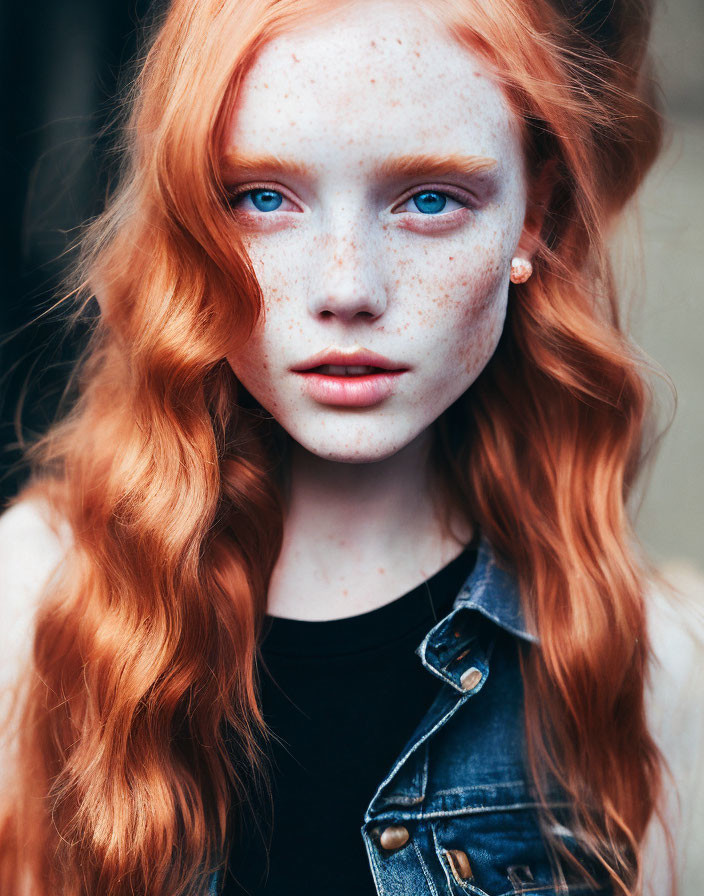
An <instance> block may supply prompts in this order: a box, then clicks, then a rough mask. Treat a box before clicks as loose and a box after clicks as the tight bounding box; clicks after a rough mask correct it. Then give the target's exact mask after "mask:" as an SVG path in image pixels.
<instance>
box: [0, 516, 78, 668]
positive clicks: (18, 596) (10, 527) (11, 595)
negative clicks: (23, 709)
mask: <svg viewBox="0 0 704 896" xmlns="http://www.w3.org/2000/svg"><path fill="white" fill-rule="evenodd" d="M68 544H69V538H68V531H67V527H64V528H61V527H57V526H56V524H54V523H52V522H51V519H50V516H49V513H48V508H47V507H46V506H45V505H44V504H43V502H41V501H40V500H39V499H38V498H32V499H25V500H20V501H18V502H17V503H15V504H13V505H12V506H11V507H10V508H9V509H7V510H5V511H4V513H2V514H0V618H2V620H3V623H2V626H0V686H6V685H7V684H8V681H9V680H11V679H12V677H13V675H14V673H15V672H16V669H17V664H18V663H20V662H21V660H22V659H23V657H24V655H26V653H27V652H28V650H29V647H30V645H31V639H32V629H33V622H34V616H35V614H36V611H37V609H38V606H39V603H40V601H41V597H42V594H43V593H44V591H45V588H46V587H47V585H49V583H50V580H51V578H52V575H53V574H54V573H55V572H56V571H57V570H58V569H59V567H60V565H61V561H62V559H63V557H64V556H65V554H66V551H67V548H68Z"/></svg>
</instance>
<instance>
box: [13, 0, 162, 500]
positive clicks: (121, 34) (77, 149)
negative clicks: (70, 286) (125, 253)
mask: <svg viewBox="0 0 704 896" xmlns="http://www.w3.org/2000/svg"><path fill="white" fill-rule="evenodd" d="M158 11H159V6H158V3H152V2H147V0H53V2H52V0H30V2H22V0H15V2H9V0H3V2H2V6H1V7H0V16H1V19H0V40H1V41H2V43H1V48H0V64H1V65H2V83H3V90H2V100H1V102H2V107H1V110H0V121H1V122H2V137H1V143H0V147H1V149H0V151H1V152H2V177H1V183H2V210H3V214H2V239H1V240H0V246H1V249H0V251H1V253H2V254H1V255H0V265H1V270H2V281H0V282H1V283H2V287H1V292H0V446H1V448H0V451H1V453H0V471H1V472H0V498H6V497H9V496H11V495H13V494H15V493H16V491H17V490H18V488H19V486H20V485H21V483H22V482H23V481H24V479H25V478H26V468H23V467H20V466H18V463H17V462H18V461H19V460H20V458H21V452H20V451H19V450H18V439H17V433H16V432H15V424H14V417H15V415H16V412H17V408H18V402H19V400H20V395H21V394H22V393H23V391H25V387H26V396H25V399H24V402H23V407H22V428H23V433H24V434H25V435H26V436H28V437H30V438H31V437H32V435H34V434H36V433H37V432H41V431H43V430H44V429H45V428H46V426H47V424H48V423H49V422H50V421H51V419H52V417H53V415H54V413H55V412H56V408H57V403H58V400H59V398H60V395H61V392H62V390H63V388H64V385H65V381H66V377H67V375H68V370H69V368H70V365H71V363H72V361H73V359H74V358H75V355H76V352H77V349H78V347H79V346H80V344H81V343H82V341H83V339H84V338H85V335H86V334H85V331H82V330H78V331H76V332H75V333H72V334H69V335H68V336H66V331H65V328H64V327H62V326H61V324H60V320H59V319H60V317H63V318H65V316H66V313H65V312H63V313H58V314H57V313H56V312H55V313H53V314H52V313H46V312H48V309H49V308H50V306H51V305H52V304H53V303H54V302H55V300H56V298H57V296H58V295H60V289H61V287H62V282H61V277H62V273H63V271H64V268H65V265H67V264H69V263H70V260H71V258H72V255H71V246H72V244H73V243H74V242H75V240H76V238H77V237H78V235H79V232H80V225H81V224H82V222H84V221H86V220H87V219H88V218H90V217H91V216H92V215H95V214H97V213H98V212H99V211H100V210H101V208H102V206H103V200H104V196H105V192H106V190H107V188H108V183H109V178H110V177H111V176H114V171H115V154H114V152H111V148H112V145H113V142H114V141H113V135H114V130H115V129H114V127H113V128H111V127H110V124H111V122H112V121H113V119H114V118H115V109H116V103H115V100H116V97H117V96H118V94H119V92H120V90H121V88H122V87H123V84H124V82H125V81H126V80H128V79H129V77H130V75H131V72H132V68H133V62H134V59H135V57H136V55H137V51H138V32H139V25H140V23H145V24H146V23H149V22H150V21H151V20H152V18H153V16H154V15H155V14H157V13H158ZM67 307H68V306H67ZM42 312H45V313H44V315H43V316H42V317H41V318H40V319H39V320H36V322H35V323H32V324H31V325H30V326H29V327H27V326H26V325H27V323H28V322H29V321H31V320H33V319H35V318H37V316H38V315H40V314H42Z"/></svg>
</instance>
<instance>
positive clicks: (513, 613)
mask: <svg viewBox="0 0 704 896" xmlns="http://www.w3.org/2000/svg"><path fill="white" fill-rule="evenodd" d="M459 607H463V608H465V609H468V610H477V611H478V612H479V613H481V614H482V616H485V617H486V618H487V619H491V621H492V622H495V623H496V624H497V625H499V626H501V628H504V629H506V631H508V632H510V633H511V634H512V635H516V637H518V638H522V639H524V640H525V641H530V642H532V643H533V644H537V643H539V640H538V637H537V635H535V634H533V633H532V632H530V631H529V630H528V626H527V625H526V621H525V618H524V616H523V610H522V608H521V595H520V591H519V588H518V581H517V579H516V576H515V574H514V573H513V572H511V571H510V570H509V569H507V568H506V567H505V566H502V565H501V564H500V562H499V560H498V558H497V557H496V554H495V553H494V549H493V548H492V546H491V544H490V543H489V540H488V539H487V537H486V535H485V534H484V533H483V532H482V533H481V534H480V538H479V546H478V549H477V560H476V563H475V564H474V568H473V570H472V572H471V573H470V575H469V576H468V578H467V580H466V581H465V583H464V585H463V586H462V588H461V589H460V591H459V594H458V595H457V597H456V598H455V602H454V604H453V607H452V608H453V610H456V609H457V608H459Z"/></svg>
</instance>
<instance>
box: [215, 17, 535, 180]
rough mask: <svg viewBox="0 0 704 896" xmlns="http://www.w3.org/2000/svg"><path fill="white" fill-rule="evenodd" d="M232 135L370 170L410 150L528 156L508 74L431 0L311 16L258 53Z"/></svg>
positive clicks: (254, 144)
mask: <svg viewBox="0 0 704 896" xmlns="http://www.w3.org/2000/svg"><path fill="white" fill-rule="evenodd" d="M226 142H227V144H228V145H229V146H236V147H237V150H239V151H243V152H249V151H251V152H252V153H254V154H256V153H262V152H268V153H276V154H280V155H286V154H289V155H295V156H296V157H297V158H298V157H299V156H300V157H301V159H303V160H305V161H307V162H308V163H310V164H315V162H316V161H319V162H320V163H321V164H328V165H334V164H335V163H337V164H338V165H339V166H346V168H347V170H348V171H349V166H350V164H352V165H353V166H354V165H355V164H357V165H358V166H359V167H360V169H363V168H364V166H365V163H366V162H367V161H370V160H371V157H372V156H376V155H377V154H378V155H390V154H392V153H394V152H395V153H398V152H399V149H401V150H402V151H403V152H405V153H412V152H414V151H416V152H434V151H437V152H438V153H443V152H462V151H464V152H468V153H472V154H477V155H484V156H491V157H493V158H496V159H497V160H498V161H499V163H500V164H501V163H502V161H503V162H504V163H510V162H515V157H516V154H517V153H520V135H519V127H518V122H517V120H516V118H515V115H514V114H513V112H512V111H511V110H510V108H509V106H508V103H507V102H506V100H505V97H504V95H503V93H502V91H501V88H500V87H499V85H498V83H497V81H496V80H495V78H494V77H493V75H492V74H491V72H490V71H489V69H488V68H487V66H486V65H485V63H484V62H483V60H482V59H481V57H480V56H479V55H478V54H477V53H475V52H473V51H472V50H471V49H470V48H468V47H466V46H464V45H461V44H460V43H459V42H458V41H457V40H456V39H455V38H454V37H452V35H451V34H450V33H449V31H448V30H447V28H446V27H445V26H444V25H443V24H442V23H440V22H439V21H438V20H437V19H435V18H434V17H433V16H431V15H430V14H429V12H428V11H427V9H425V8H424V7H423V4H422V3H421V2H413V0H381V2H368V0H367V2H352V3H345V4H344V5H342V6H341V7H338V8H337V9H336V10H335V12H334V14H332V15H327V16H325V18H324V19H322V20H316V19H315V18H313V19H311V20H309V21H304V22H300V23H298V24H297V25H296V27H295V28H292V29H291V30H290V32H288V33H286V34H285V35H279V36H277V37H275V38H273V39H272V40H270V41H269V42H268V43H267V44H265V45H264V46H263V47H262V49H261V50H260V51H259V53H258V55H257V57H256V58H255V60H254V63H253V64H252V66H251V68H250V69H249V71H248V72H247V74H246V76H245V78H244V79H243V82H242V85H241V87H240V90H239V93H238V96H237V99H236V102H235V105H234V108H233V110H232V112H231V116H230V121H229V125H228V128H227V132H226Z"/></svg>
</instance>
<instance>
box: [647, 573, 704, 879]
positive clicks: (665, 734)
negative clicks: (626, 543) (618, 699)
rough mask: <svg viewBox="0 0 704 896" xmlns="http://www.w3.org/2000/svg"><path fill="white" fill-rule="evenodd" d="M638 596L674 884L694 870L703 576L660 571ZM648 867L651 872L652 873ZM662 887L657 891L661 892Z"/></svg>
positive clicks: (657, 839) (703, 777) (703, 688)
mask: <svg viewBox="0 0 704 896" xmlns="http://www.w3.org/2000/svg"><path fill="white" fill-rule="evenodd" d="M659 571H660V574H661V576H662V580H659V581H651V582H650V584H649V587H648V589H647V592H646V608H647V617H648V630H649V635H650V642H651V648H652V655H651V663H650V668H649V678H648V684H647V691H646V708H647V712H648V719H649V723H650V727H651V731H652V734H653V737H654V738H655V741H656V743H657V744H658V746H659V748H660V750H661V751H662V753H663V756H664V758H665V760H666V762H667V766H668V770H667V771H666V773H665V779H664V791H665V793H664V797H665V798H664V801H663V811H664V813H665V817H666V820H667V822H668V824H669V826H670V829H671V831H672V833H673V835H674V842H675V848H676V852H677V856H676V859H677V869H678V881H679V884H680V888H681V889H682V890H683V891H685V892H686V891H687V889H686V887H687V883H688V882H689V881H692V880H693V876H695V875H696V874H698V873H700V872H701V871H702V870H704V869H702V868H699V869H698V870H697V868H696V867H695V866H696V865H697V863H699V864H700V865H701V859H700V858H697V856H698V854H699V850H698V849H695V844H697V843H700V842H701V837H702V834H703V832H704V709H702V707H704V574H703V573H701V572H699V571H698V570H697V569H695V568H694V566H692V565H690V564H688V563H685V562H679V561H678V562H671V563H668V564H666V565H664V566H662V567H661V568H660V570H659ZM656 828H657V826H654V827H653V829H652V830H651V832H650V841H649V843H650V852H651V861H652V863H653V865H654V866H655V868H657V867H659V868H663V867H665V864H666V860H665V856H664V842H663V840H664V838H663V835H662V833H661V832H659V833H657V832H656ZM655 868H654V869H653V875H654V876H656V874H657V872H656V871H655ZM665 891H666V890H665V889H663V890H662V891H661V892H665Z"/></svg>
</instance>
